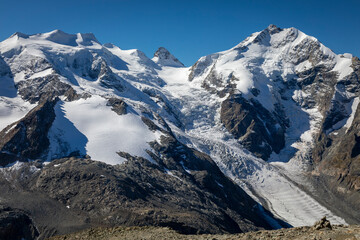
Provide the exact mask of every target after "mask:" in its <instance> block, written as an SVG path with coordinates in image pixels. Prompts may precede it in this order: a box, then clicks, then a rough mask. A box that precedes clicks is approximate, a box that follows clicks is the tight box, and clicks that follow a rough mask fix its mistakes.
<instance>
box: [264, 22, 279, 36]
mask: <svg viewBox="0 0 360 240" xmlns="http://www.w3.org/2000/svg"><path fill="white" fill-rule="evenodd" d="M266 29H267V30H268V31H269V33H270V34H273V33H278V32H280V31H281V30H282V29H281V28H279V27H277V26H276V25H274V24H270V25H269V26H268V27H267V28H266Z"/></svg>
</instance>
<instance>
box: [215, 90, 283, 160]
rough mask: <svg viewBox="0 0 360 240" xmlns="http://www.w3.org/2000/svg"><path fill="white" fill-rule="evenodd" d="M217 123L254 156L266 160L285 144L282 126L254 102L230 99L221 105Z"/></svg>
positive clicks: (237, 97)
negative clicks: (221, 124) (219, 121)
mask: <svg viewBox="0 0 360 240" xmlns="http://www.w3.org/2000/svg"><path fill="white" fill-rule="evenodd" d="M220 114H221V115H220V120H221V122H222V123H223V124H224V126H225V127H226V129H227V130H228V131H229V132H230V133H231V134H233V135H234V136H235V137H236V138H237V139H239V140H240V142H241V143H242V144H243V145H244V146H245V147H246V148H247V149H248V150H249V151H251V152H252V153H254V154H255V155H256V156H258V157H261V158H263V159H267V158H268V157H269V156H270V154H271V153H272V151H274V152H276V153H279V151H280V150H281V149H282V148H283V147H284V144H285V136H284V133H285V126H284V125H283V124H282V123H281V122H280V121H279V120H278V119H277V118H276V116H275V115H273V114H271V113H270V112H269V111H268V110H266V109H265V108H264V107H262V106H261V104H259V103H257V102H256V100H255V101H248V100H246V99H245V98H243V97H242V96H238V95H231V96H230V97H229V98H228V99H226V100H225V101H224V102H223V103H222V104H221V113H220Z"/></svg>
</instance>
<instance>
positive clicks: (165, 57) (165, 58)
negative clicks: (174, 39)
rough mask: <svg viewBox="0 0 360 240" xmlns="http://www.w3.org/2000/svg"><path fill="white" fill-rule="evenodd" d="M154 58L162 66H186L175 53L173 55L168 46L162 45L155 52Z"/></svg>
mask: <svg viewBox="0 0 360 240" xmlns="http://www.w3.org/2000/svg"><path fill="white" fill-rule="evenodd" d="M152 60H153V61H154V62H155V63H157V64H159V65H160V66H169V67H184V64H182V63H181V62H180V61H179V60H178V59H177V58H176V57H174V55H172V54H171V53H170V52H169V51H168V50H167V49H166V48H164V47H160V48H159V49H158V50H157V51H156V52H155V54H154V57H153V58H152Z"/></svg>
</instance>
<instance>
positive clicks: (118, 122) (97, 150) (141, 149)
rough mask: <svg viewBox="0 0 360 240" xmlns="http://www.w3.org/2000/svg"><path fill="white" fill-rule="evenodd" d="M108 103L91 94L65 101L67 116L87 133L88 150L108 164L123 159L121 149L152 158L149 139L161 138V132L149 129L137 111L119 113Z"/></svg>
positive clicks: (77, 127)
mask: <svg viewBox="0 0 360 240" xmlns="http://www.w3.org/2000/svg"><path fill="white" fill-rule="evenodd" d="M106 103H107V100H106V99H104V98H102V97H100V96H92V97H91V98H88V99H80V100H77V101H73V102H64V103H63V105H62V110H63V111H64V113H65V117H66V118H67V119H68V120H69V121H70V122H72V123H73V124H74V126H75V128H76V129H78V130H79V131H80V133H81V134H83V135H84V136H85V137H86V139H87V142H86V146H85V149H86V153H87V154H88V155H90V156H91V158H92V159H94V160H98V161H102V162H105V163H108V164H121V163H123V162H124V159H123V158H121V157H120V156H119V155H118V154H117V152H120V151H123V152H127V153H129V154H131V155H134V156H140V157H144V158H146V159H148V160H149V161H152V159H151V157H150V156H149V155H148V154H147V153H146V151H145V150H146V149H148V150H151V149H150V146H149V144H148V143H149V142H151V141H154V140H159V138H160V136H161V133H160V132H158V131H156V132H152V131H150V130H149V129H148V127H147V126H146V125H145V124H144V123H143V122H142V120H141V117H140V116H138V115H135V114H132V113H128V114H126V115H121V116H119V115H117V114H116V113H115V112H113V111H112V110H111V108H110V107H108V106H106ZM64 130H65V131H66V129H64Z"/></svg>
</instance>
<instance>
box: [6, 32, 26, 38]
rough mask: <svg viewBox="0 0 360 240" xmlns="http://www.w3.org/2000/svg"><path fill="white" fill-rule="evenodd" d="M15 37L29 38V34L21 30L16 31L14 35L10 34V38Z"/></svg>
mask: <svg viewBox="0 0 360 240" xmlns="http://www.w3.org/2000/svg"><path fill="white" fill-rule="evenodd" d="M13 37H18V38H28V37H29V35H27V34H25V33H21V32H16V33H14V34H13V35H11V36H10V38H13Z"/></svg>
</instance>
